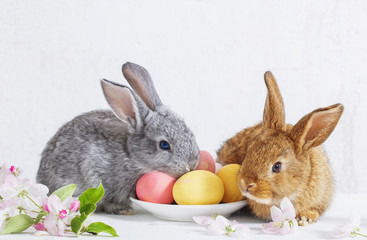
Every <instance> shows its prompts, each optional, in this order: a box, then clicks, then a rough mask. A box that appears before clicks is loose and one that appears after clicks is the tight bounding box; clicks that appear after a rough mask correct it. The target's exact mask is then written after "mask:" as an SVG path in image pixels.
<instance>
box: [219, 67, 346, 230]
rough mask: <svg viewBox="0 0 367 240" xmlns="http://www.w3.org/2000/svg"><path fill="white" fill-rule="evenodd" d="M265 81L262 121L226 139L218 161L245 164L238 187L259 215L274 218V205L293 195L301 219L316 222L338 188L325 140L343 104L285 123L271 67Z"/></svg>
mask: <svg viewBox="0 0 367 240" xmlns="http://www.w3.org/2000/svg"><path fill="white" fill-rule="evenodd" d="M265 83H266V86H267V89H268V93H267V98H266V103H265V108H264V113H263V121H262V122H261V123H259V124H257V125H255V126H253V127H249V128H246V129H244V130H242V131H240V132H239V133H237V134H236V135H235V136H234V137H232V138H230V139H229V140H227V141H226V142H225V143H224V144H223V145H222V147H221V148H220V149H219V150H218V152H217V155H218V159H217V161H218V162H220V163H222V164H230V163H237V164H241V168H240V171H239V173H238V177H237V183H238V187H239V189H240V190H241V192H242V194H243V195H244V196H245V197H246V198H247V200H248V204H249V207H250V209H251V210H252V212H253V213H254V214H255V215H257V216H258V217H260V218H262V219H267V220H269V219H270V216H271V214H270V208H271V206H272V205H276V206H279V205H280V202H281V200H282V199H283V198H284V197H288V198H289V199H290V201H291V202H292V203H293V205H294V207H295V210H296V214H297V220H298V223H299V224H300V225H306V224H309V223H313V222H315V221H317V219H318V218H319V217H320V215H321V214H322V213H323V212H324V211H325V210H326V209H327V207H328V206H329V204H330V201H331V199H332V195H333V191H334V180H333V174H332V170H331V168H330V164H329V160H328V158H327V156H326V154H325V152H324V151H323V149H322V147H321V146H320V145H321V144H322V143H323V142H324V141H325V140H326V139H327V138H328V137H329V135H330V134H331V132H332V131H333V130H334V128H335V126H336V125H337V123H338V121H339V119H340V117H341V114H342V112H343V106H342V105H341V104H335V105H332V106H329V107H326V108H319V109H316V110H314V111H313V112H311V113H309V114H307V115H305V116H304V117H303V118H302V119H301V120H299V121H298V123H297V124H295V125H294V126H292V125H290V124H286V123H285V111H284V104H283V99H282V96H281V94H280V91H279V89H278V86H277V83H276V81H275V78H274V77H273V75H272V74H271V73H270V72H266V73H265Z"/></svg>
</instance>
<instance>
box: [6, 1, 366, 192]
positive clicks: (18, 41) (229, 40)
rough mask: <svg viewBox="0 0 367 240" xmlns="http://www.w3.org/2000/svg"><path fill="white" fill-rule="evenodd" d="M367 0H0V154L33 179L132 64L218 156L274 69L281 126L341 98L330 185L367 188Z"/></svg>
mask: <svg viewBox="0 0 367 240" xmlns="http://www.w3.org/2000/svg"><path fill="white" fill-rule="evenodd" d="M366 13H367V2H366V1H363V0H361V1H318V0H313V1H270V0H269V1H251V2H250V1H243V0H238V1H228V0H176V1H171V0H159V1H149V0H142V1H137V0H129V1H125V0H108V1H74V0H69V1H49V0H37V1H36V0H23V1H18V0H0V83H1V85H0V112H1V113H0V162H7V163H8V165H15V166H19V167H21V168H22V169H23V170H24V175H25V176H28V177H30V178H32V179H34V178H35V176H36V172H37V168H38V163H39V159H40V153H41V152H42V149H43V148H44V146H45V144H46V142H47V141H48V140H49V139H50V138H51V137H52V136H53V134H54V133H55V132H56V131H57V129H58V128H59V127H60V126H61V125H62V124H63V123H65V122H67V121H69V120H70V119H72V118H73V117H74V116H76V115H78V114H80V113H83V112H87V111H90V110H93V109H100V108H108V105H107V104H106V101H105V99H104V97H103V94H102V91H101V88H100V83H99V79H101V78H107V79H110V80H114V81H117V82H120V83H126V81H125V80H124V79H123V78H122V74H121V65H122V64H123V63H124V62H126V61H131V62H135V63H138V64H140V65H142V66H144V67H145V68H146V69H148V71H149V72H150V73H151V75H152V77H153V80H154V83H155V86H156V89H157V91H158V92H159V94H160V96H161V99H162V101H163V102H164V103H166V104H167V105H168V106H170V107H171V108H172V109H173V110H174V111H176V112H177V113H178V114H179V115H181V116H182V117H183V118H184V119H185V120H186V122H187V124H188V125H189V126H190V127H191V128H192V130H193V131H194V133H195V135H196V138H197V141H198V144H199V146H200V148H201V149H205V150H208V151H210V152H211V153H213V154H215V151H216V150H217V149H218V148H219V147H220V146H221V144H222V143H223V142H224V141H225V140H226V139H228V138H230V137H232V136H233V135H234V134H235V133H236V132H238V131H240V130H241V129H243V128H245V127H249V126H251V125H253V124H255V123H257V122H258V121H260V120H261V119H262V112H263V106H264V101H265V96H266V88H265V84H264V82H263V74H264V72H265V71H266V70H271V71H272V72H273V73H274V75H275V77H276V78H277V80H278V84H279V87H280V90H281V92H282V95H283V98H284V102H285V107H286V114H287V122H288V123H292V124H295V123H296V122H297V121H298V120H299V119H300V118H301V117H302V116H303V115H305V114H306V113H308V112H311V111H312V110H314V109H316V108H319V107H325V106H328V105H331V104H334V103H338V102H340V103H343V104H344V106H345V112H344V114H343V116H342V118H341V120H340V122H339V124H338V126H337V127H336V129H335V131H334V132H333V134H332V135H331V136H330V138H329V139H328V140H327V141H326V143H325V145H324V146H325V148H326V150H327V153H328V156H329V158H330V161H331V164H332V167H333V169H334V172H335V178H336V183H337V192H342V193H348V192H360V193H367V188H366V186H365V183H366V182H367V174H366V173H367V171H366V169H367V159H366V150H365V149H366V142H367V139H366V138H367V134H366V133H367V131H366V130H367V129H366V128H367V124H366V123H367V114H366V111H367V101H366V100H367V99H366V98H367V95H366V93H367V81H366V79H367V69H366V67H367V14H366Z"/></svg>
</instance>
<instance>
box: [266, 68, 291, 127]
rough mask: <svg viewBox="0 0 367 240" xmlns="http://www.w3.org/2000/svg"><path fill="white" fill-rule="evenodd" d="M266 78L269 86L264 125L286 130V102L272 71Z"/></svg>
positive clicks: (267, 73)
mask: <svg viewBox="0 0 367 240" xmlns="http://www.w3.org/2000/svg"><path fill="white" fill-rule="evenodd" d="M264 78H265V84H266V87H267V88H268V95H267V97H266V102H265V108H264V114H263V122H264V127H265V128H272V129H279V130H283V131H285V130H286V124H285V111H284V103H283V99H282V95H281V94H280V91H279V88H278V85H277V82H276V81H275V78H274V76H273V74H272V73H271V72H266V73H265V75H264Z"/></svg>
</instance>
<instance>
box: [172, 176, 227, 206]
mask: <svg viewBox="0 0 367 240" xmlns="http://www.w3.org/2000/svg"><path fill="white" fill-rule="evenodd" d="M172 192H173V199H174V200H175V201H176V203H177V204H180V205H205V204H218V203H220V202H221V200H222V198H223V194H224V186H223V183H222V180H220V178H219V177H218V176H217V175H215V174H214V173H212V172H209V171H206V170H195V171H191V172H188V173H186V174H184V175H182V176H181V177H180V178H179V179H178V180H177V181H176V183H175V185H174V186H173V190H172Z"/></svg>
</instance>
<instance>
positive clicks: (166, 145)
mask: <svg viewBox="0 0 367 240" xmlns="http://www.w3.org/2000/svg"><path fill="white" fill-rule="evenodd" d="M159 147H160V148H161V149H162V150H166V151H169V150H171V145H169V143H168V142H167V141H165V140H162V141H160V143H159Z"/></svg>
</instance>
